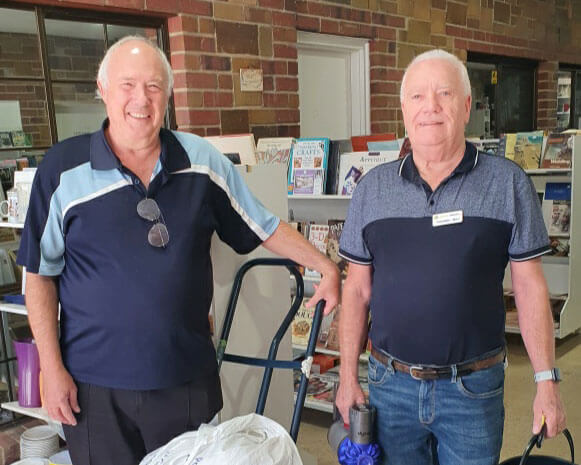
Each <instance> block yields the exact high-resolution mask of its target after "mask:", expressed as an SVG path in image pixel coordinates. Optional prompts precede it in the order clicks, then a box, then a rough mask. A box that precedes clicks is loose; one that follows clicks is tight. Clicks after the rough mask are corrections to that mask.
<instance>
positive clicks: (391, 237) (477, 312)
mask: <svg viewBox="0 0 581 465" xmlns="http://www.w3.org/2000/svg"><path fill="white" fill-rule="evenodd" d="M458 211H461V212H462V216H463V218H462V220H461V222H457V223H453V224H447V225H441V226H433V223H432V216H433V215H434V214H440V213H448V212H458ZM549 250H550V247H549V239H548V236H547V231H546V228H545V224H544V222H543V218H542V213H541V208H540V204H539V200H538V196H537V193H536V191H535V188H534V186H533V184H532V182H531V180H530V179H529V178H528V176H527V175H526V173H525V172H524V171H523V170H522V169H521V168H520V167H519V166H518V165H516V164H515V163H513V162H512V161H510V160H507V159H505V158H501V157H497V156H492V155H488V154H483V153H481V152H478V151H477V150H476V148H475V147H474V146H473V145H472V144H469V143H467V144H466V151H465V153H464V157H463V159H462V161H461V162H460V164H459V165H458V166H457V167H456V169H455V170H454V172H453V173H452V174H451V175H450V176H449V177H448V178H446V179H445V180H444V181H443V182H442V183H441V184H440V185H439V186H438V188H437V189H436V190H435V191H434V192H432V190H431V189H430V187H429V186H428V185H427V184H426V183H425V182H424V181H423V180H422V179H421V177H420V175H419V173H418V170H417V168H416V166H415V164H414V161H413V154H409V155H408V156H407V157H406V158H404V159H403V160H398V161H394V162H391V163H386V164H383V165H380V166H378V167H376V168H374V169H373V170H371V171H370V172H369V173H368V174H367V175H366V176H365V177H364V178H363V179H362V180H361V182H360V183H359V184H358V185H357V188H356V189H355V192H354V195H353V199H352V200H351V203H350V205H349V213H348V215H347V219H346V221H345V225H344V228H343V232H342V234H341V242H340V252H339V255H341V256H342V257H344V258H345V259H347V260H349V261H351V262H353V263H358V264H364V265H367V264H368V265H372V266H373V284H372V297H371V303H370V310H371V318H372V327H371V334H370V336H371V340H372V343H373V345H374V346H375V347H377V348H380V349H383V350H385V351H386V352H388V353H390V354H391V355H393V356H395V357H396V358H398V359H400V360H403V361H406V362H409V363H421V364H436V365H449V364H452V363H458V362H462V361H465V360H469V359H471V358H474V357H478V356H480V355H482V354H484V353H486V352H488V351H490V350H493V349H495V348H498V347H501V346H503V345H504V343H505V341H504V321H505V310H504V304H503V289H502V281H503V277H504V271H505V268H506V265H507V263H508V260H509V259H510V260H513V261H521V260H529V259H532V258H535V257H538V256H540V255H543V254H545V253H547V252H548V251H549Z"/></svg>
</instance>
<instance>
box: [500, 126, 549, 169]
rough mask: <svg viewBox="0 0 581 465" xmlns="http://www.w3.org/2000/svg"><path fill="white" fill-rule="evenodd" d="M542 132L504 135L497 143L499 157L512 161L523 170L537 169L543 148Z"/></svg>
mask: <svg viewBox="0 0 581 465" xmlns="http://www.w3.org/2000/svg"><path fill="white" fill-rule="evenodd" d="M543 137H544V135H543V131H533V132H518V133H516V134H504V135H503V136H502V137H501V139H500V143H499V155H502V154H504V156H505V157H506V158H508V159H509V160H512V161H514V162H515V163H516V164H517V165H519V166H520V167H521V168H522V169H524V170H533V169H537V168H538V167H539V163H540V158H541V150H542V148H543Z"/></svg>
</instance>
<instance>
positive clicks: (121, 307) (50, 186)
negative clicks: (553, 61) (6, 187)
mask: <svg viewBox="0 0 581 465" xmlns="http://www.w3.org/2000/svg"><path fill="white" fill-rule="evenodd" d="M106 124H107V121H106V122H105V125H106ZM160 138H161V145H162V150H161V154H160V158H159V160H158V163H157V166H156V167H155V170H154V172H153V175H152V179H151V182H150V185H149V188H148V189H145V187H144V186H143V184H142V183H141V182H140V181H139V179H138V178H137V177H136V176H135V175H134V174H132V173H131V172H130V171H128V170H127V169H125V168H124V167H123V166H122V165H121V163H120V161H119V159H118V158H117V157H116V156H115V155H114V154H113V152H112V151H111V149H110V147H109V145H108V143H107V141H106V139H105V135H104V131H103V129H102V130H100V131H98V132H95V133H93V134H87V135H82V136H78V137H73V138H71V139H68V140H66V141H63V142H61V143H59V144H56V145H55V146H54V147H52V148H51V149H50V150H49V151H48V152H47V154H46V156H45V157H44V159H43V161H42V163H41V164H40V166H39V168H38V171H37V174H36V177H35V180H34V184H33V188H32V195H31V199H30V206H29V211H28V216H27V220H26V224H25V227H24V232H23V235H22V240H21V245H20V250H19V253H18V263H19V264H21V265H24V266H26V267H27V270H28V271H30V272H32V273H37V274H40V275H44V276H57V277H58V291H59V299H60V304H61V320H60V325H61V336H60V344H61V349H62V355H63V360H64V363H65V366H66V368H67V369H68V370H69V371H70V373H71V374H72V376H73V377H74V378H75V379H76V380H78V381H81V382H85V383H90V384H96V385H101V386H106V387H112V388H122V389H138V390H143V389H161V388H165V387H171V386H176V385H179V384H182V383H186V382H190V381H192V380H194V379H203V378H204V377H208V376H210V375H214V374H215V373H216V361H215V352H214V348H213V345H212V341H211V339H210V331H209V324H208V311H209V309H210V303H211V301H212V294H213V279H212V263H211V260H210V240H211V237H212V235H213V233H214V232H216V233H217V234H218V236H219V237H220V239H222V240H223V241H224V242H226V243H227V244H228V245H230V246H231V247H232V248H233V249H234V250H236V251H237V252H238V253H248V252H250V251H251V250H253V249H254V248H255V247H257V246H258V245H259V244H261V243H262V242H263V241H264V240H265V239H267V238H268V237H269V236H270V235H271V234H272V233H273V232H274V231H275V230H276V228H277V227H278V224H279V219H278V218H277V217H275V216H274V215H272V214H271V213H270V212H269V211H267V210H266V209H265V208H264V207H263V206H262V204H261V203H260V202H259V201H258V200H257V199H256V198H255V197H254V196H253V195H252V194H251V193H250V191H249V190H248V188H247V186H246V185H245V183H244V182H243V180H242V178H241V177H240V175H239V174H238V172H237V170H236V169H235V168H234V166H233V165H232V163H231V162H230V161H229V160H228V159H227V158H226V157H224V156H223V155H222V154H221V153H219V152H218V151H217V150H216V149H215V148H214V147H212V146H211V145H210V144H209V143H208V142H206V141H205V140H204V139H202V138H200V137H197V136H195V135H192V134H186V133H180V132H173V131H168V130H165V129H162V130H161V132H160ZM145 197H149V198H152V199H154V200H155V201H156V202H157V204H158V205H159V208H160V210H161V213H162V215H163V220H164V222H165V224H166V225H167V229H168V231H169V243H168V244H167V245H166V247H165V248H156V247H153V246H151V245H150V244H149V243H148V239H147V235H148V231H149V229H150V228H151V226H152V225H153V223H152V222H151V221H148V220H146V219H143V218H141V217H140V216H139V215H138V213H137V204H138V202H139V201H140V200H142V199H143V198H145Z"/></svg>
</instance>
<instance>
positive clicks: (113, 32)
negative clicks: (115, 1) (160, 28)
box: [107, 24, 157, 46]
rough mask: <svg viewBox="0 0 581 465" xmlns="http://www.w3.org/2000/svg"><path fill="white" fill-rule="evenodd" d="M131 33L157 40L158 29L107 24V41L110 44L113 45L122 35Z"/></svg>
mask: <svg viewBox="0 0 581 465" xmlns="http://www.w3.org/2000/svg"><path fill="white" fill-rule="evenodd" d="M129 35H132V36H142V37H147V38H149V39H150V40H152V41H153V42H157V30H156V29H153V28H144V27H134V26H116V25H113V24H108V25H107V41H108V43H109V46H111V45H113V44H114V43H115V42H117V41H118V40H119V39H121V38H122V37H125V36H129Z"/></svg>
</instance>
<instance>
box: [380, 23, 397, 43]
mask: <svg viewBox="0 0 581 465" xmlns="http://www.w3.org/2000/svg"><path fill="white" fill-rule="evenodd" d="M376 37H377V38H378V39H387V40H395V30H394V29H390V28H387V27H380V26H378V27H377V28H376Z"/></svg>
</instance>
